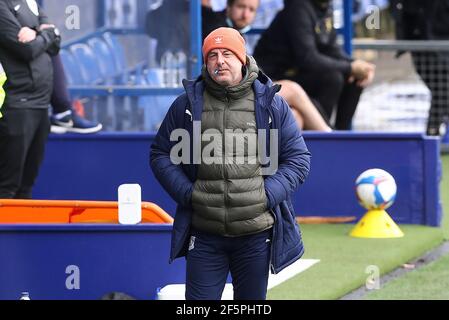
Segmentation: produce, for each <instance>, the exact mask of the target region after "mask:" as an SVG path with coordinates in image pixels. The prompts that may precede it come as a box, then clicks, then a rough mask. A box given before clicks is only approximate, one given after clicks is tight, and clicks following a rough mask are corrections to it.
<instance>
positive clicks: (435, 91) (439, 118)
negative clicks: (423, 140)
mask: <svg viewBox="0 0 449 320" xmlns="http://www.w3.org/2000/svg"><path fill="white" fill-rule="evenodd" d="M412 57H413V63H414V65H415V68H416V72H417V73H418V74H419V76H420V77H421V79H422V80H423V81H424V83H425V84H426V86H427V87H428V88H429V90H430V93H431V96H432V97H431V105H430V109H429V116H428V119H427V129H426V132H427V134H428V135H439V134H440V126H441V124H443V123H444V121H447V119H446V118H447V117H448V116H449V55H448V53H436V52H413V53H412Z"/></svg>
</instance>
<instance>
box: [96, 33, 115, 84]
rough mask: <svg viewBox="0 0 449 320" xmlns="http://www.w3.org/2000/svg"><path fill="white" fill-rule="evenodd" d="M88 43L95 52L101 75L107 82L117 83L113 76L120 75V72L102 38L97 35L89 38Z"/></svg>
mask: <svg viewBox="0 0 449 320" xmlns="http://www.w3.org/2000/svg"><path fill="white" fill-rule="evenodd" d="M88 44H89V46H90V47H91V49H92V50H93V52H95V56H96V58H97V61H98V66H99V68H100V72H101V76H102V77H103V78H104V79H105V81H106V82H107V83H110V84H117V81H116V80H115V78H116V77H117V76H118V75H120V73H119V71H118V68H117V66H116V63H115V58H114V54H113V52H112V51H111V49H110V48H109V46H108V45H107V44H106V42H105V41H104V40H103V39H101V38H98V37H95V38H92V39H90V40H89V41H88Z"/></svg>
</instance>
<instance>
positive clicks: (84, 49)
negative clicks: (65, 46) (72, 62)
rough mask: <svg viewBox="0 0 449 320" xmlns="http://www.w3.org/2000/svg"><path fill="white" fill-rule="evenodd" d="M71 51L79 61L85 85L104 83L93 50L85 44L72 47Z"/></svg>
mask: <svg viewBox="0 0 449 320" xmlns="http://www.w3.org/2000/svg"><path fill="white" fill-rule="evenodd" d="M70 51H71V52H72V53H73V55H74V56H75V58H76V60H77V61H78V64H79V67H80V69H81V74H82V76H83V79H84V83H85V84H101V83H102V82H103V80H102V77H101V73H100V67H99V66H98V62H97V59H96V57H95V54H94V53H93V51H92V49H91V48H90V47H89V46H88V45H87V44H85V43H76V44H74V45H72V46H70Z"/></svg>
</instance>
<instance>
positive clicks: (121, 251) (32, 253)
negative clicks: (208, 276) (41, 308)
mask: <svg viewBox="0 0 449 320" xmlns="http://www.w3.org/2000/svg"><path fill="white" fill-rule="evenodd" d="M171 229H172V226H171V225H170V224H166V225H164V224H154V225H148V224H145V225H135V226H120V225H97V224H96V225H92V224H86V225H74V224H67V225H0V261H1V264H0V284H1V290H0V300H4V299H8V300H18V299H19V298H20V293H21V292H24V291H26V292H29V293H30V298H31V299H32V300H41V299H45V300H48V299H50V300H54V299H64V300H67V299H70V300H77V299H89V300H96V299H101V298H102V297H103V296H104V295H106V294H110V293H112V292H123V293H126V294H128V295H130V296H132V297H134V298H136V299H146V300H149V299H154V295H155V292H156V290H157V288H158V287H163V286H165V285H167V284H172V283H185V260H184V259H177V260H176V261H175V262H174V263H173V264H169V263H168V258H169V251H170V235H171Z"/></svg>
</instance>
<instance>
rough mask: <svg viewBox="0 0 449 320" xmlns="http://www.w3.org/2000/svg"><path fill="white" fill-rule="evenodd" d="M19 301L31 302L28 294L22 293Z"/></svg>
mask: <svg viewBox="0 0 449 320" xmlns="http://www.w3.org/2000/svg"><path fill="white" fill-rule="evenodd" d="M19 300H31V299H30V294H29V293H28V292H22V293H21V295H20V299H19Z"/></svg>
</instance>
